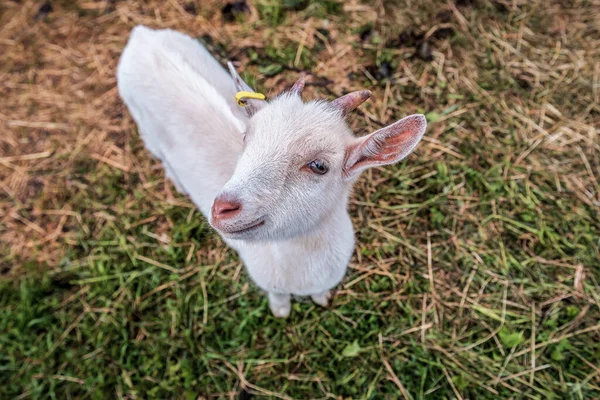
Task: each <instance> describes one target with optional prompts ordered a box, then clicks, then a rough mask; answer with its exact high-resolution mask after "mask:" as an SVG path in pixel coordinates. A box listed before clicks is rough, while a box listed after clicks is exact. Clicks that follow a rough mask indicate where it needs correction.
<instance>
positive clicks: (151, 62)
mask: <svg viewBox="0 0 600 400" xmlns="http://www.w3.org/2000/svg"><path fill="white" fill-rule="evenodd" d="M229 69H230V73H231V77H230V76H229V75H228V74H227V72H226V71H225V70H224V69H223V68H222V67H221V65H220V64H219V63H218V62H217V61H216V60H215V59H214V58H213V57H212V56H211V55H210V53H209V52H208V51H207V50H206V49H205V48H204V47H203V46H202V45H201V44H200V43H199V42H198V41H196V40H194V39H192V38H191V37H189V36H186V35H184V34H181V33H178V32H175V31H172V30H152V29H149V28H146V27H144V26H138V27H136V28H134V29H133V31H132V33H131V36H130V38H129V41H128V43H127V45H126V47H125V50H124V51H123V54H122V56H121V59H120V61H119V66H118V71H117V78H118V88H119V93H120V95H121V97H122V98H123V100H124V102H125V104H126V105H127V107H128V108H129V110H130V113H131V115H132V116H133V119H134V120H135V122H136V123H137V125H138V128H139V132H140V135H141V137H142V139H143V141H144V143H145V145H146V147H147V148H148V150H149V151H150V152H151V153H152V154H153V155H154V156H156V157H157V158H158V159H160V160H161V161H162V164H163V166H164V168H165V170H166V175H167V177H168V178H170V179H171V180H172V181H173V182H174V184H175V186H176V188H177V189H178V190H179V191H180V192H182V193H184V194H188V195H189V196H190V197H191V199H192V201H193V202H194V203H195V204H196V205H197V206H198V208H199V209H200V210H201V211H202V213H203V214H204V215H205V216H206V217H207V218H208V219H209V221H210V224H211V225H212V226H213V227H214V229H215V230H216V231H217V232H219V233H220V235H221V236H222V237H223V239H224V240H225V242H226V243H227V244H228V245H229V246H230V247H232V248H233V249H235V250H236V251H237V252H238V254H239V256H240V257H241V259H242V261H243V262H244V264H245V265H246V268H247V270H248V272H249V274H250V276H251V278H252V280H253V281H254V282H255V283H256V284H257V285H258V286H259V287H260V288H262V289H263V290H265V291H266V292H267V293H268V298H269V306H270V309H271V311H272V312H273V314H274V315H275V316H277V317H287V316H288V315H289V313H290V309H291V304H290V296H291V295H300V296H311V297H312V299H313V301H314V302H315V303H317V304H319V305H321V306H327V304H328V301H329V298H330V290H331V289H332V288H333V287H335V286H336V285H337V284H338V283H339V282H340V281H341V280H342V278H343V277H344V274H345V272H346V268H347V266H348V263H349V261H350V257H351V255H352V252H353V250H354V232H353V228H352V223H351V221H350V216H349V215H348V212H347V203H348V196H349V192H350V190H351V186H352V183H353V182H354V181H355V180H356V179H357V178H358V176H359V175H360V173H361V172H362V171H364V170H365V169H367V168H369V167H375V166H381V165H386V164H394V163H397V162H398V161H400V160H402V159H403V158H405V157H406V156H407V155H408V154H410V153H411V152H412V150H413V149H414V148H415V146H416V145H417V143H419V141H420V140H421V138H422V136H423V134H424V132H425V128H426V125H427V124H426V120H425V117H424V116H423V115H411V116H408V117H406V118H403V119H401V120H399V121H397V122H395V123H393V124H391V125H389V126H387V127H385V128H383V129H380V130H378V131H376V132H373V133H371V134H369V135H367V136H364V137H355V136H354V135H353V133H352V132H351V131H350V129H349V128H348V125H347V124H346V122H345V117H346V115H347V114H348V113H349V112H351V111H352V110H354V109H356V108H357V107H358V106H359V105H360V104H361V103H362V102H364V101H365V100H367V99H368V98H369V97H370V95H371V92H369V91H366V90H365V91H358V92H353V93H349V94H347V95H345V96H342V97H340V98H338V99H336V100H333V101H331V102H328V101H322V100H316V101H315V100H313V101H309V102H303V101H302V99H301V93H302V88H303V87H304V77H301V78H300V80H298V82H296V83H295V84H294V86H293V87H292V88H291V90H288V91H285V92H283V93H282V94H280V95H279V96H277V97H275V98H274V99H272V100H270V101H261V100H256V99H247V100H246V101H245V107H240V105H238V103H237V102H236V101H235V96H236V93H238V92H239V91H247V92H253V90H252V89H251V88H250V87H249V86H248V85H247V84H246V83H245V82H244V81H243V80H242V79H241V77H240V76H239V75H238V74H237V72H236V71H235V69H234V68H233V66H232V64H231V63H230V64H229Z"/></svg>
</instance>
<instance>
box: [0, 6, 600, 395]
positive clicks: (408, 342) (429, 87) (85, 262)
mask: <svg viewBox="0 0 600 400" xmlns="http://www.w3.org/2000/svg"><path fill="white" fill-rule="evenodd" d="M136 24H145V25H149V26H151V27H157V28H158V27H162V28H166V27H169V28H173V29H177V30H180V31H183V32H186V33H188V34H190V35H192V36H194V37H196V38H198V40H200V41H202V42H203V43H205V45H206V46H207V47H208V48H209V49H210V50H211V51H212V52H213V53H214V54H215V55H216V56H217V57H218V59H219V60H220V61H221V62H225V61H226V60H227V59H233V60H236V61H238V62H239V65H240V69H241V70H242V71H244V76H245V77H246V78H248V80H249V81H250V82H252V84H255V85H256V87H257V88H258V89H260V90H261V91H263V92H265V93H266V94H267V95H268V96H273V95H275V94H276V93H278V92H279V91H280V90H282V89H284V88H286V87H289V86H290V85H291V84H292V83H293V82H294V81H295V79H296V78H297V77H298V75H299V74H300V73H301V72H302V71H306V72H308V73H309V74H310V75H309V82H310V84H309V86H308V87H307V89H306V90H305V93H306V94H305V95H306V98H321V99H325V98H330V99H332V98H334V96H338V95H341V94H343V93H345V92H347V91H350V90H358V89H363V88H367V89H370V90H372V91H373V93H374V94H373V97H372V99H371V100H370V101H369V102H367V103H365V104H364V105H363V106H361V109H360V112H358V113H356V114H355V115H353V116H352V117H351V119H350V125H351V127H352V128H353V129H354V130H355V131H356V132H357V134H364V133H366V132H369V131H372V130H375V129H377V128H378V127H379V126H381V125H382V124H388V123H391V122H393V121H395V120H397V119H399V118H401V117H403V116H405V115H408V114H411V113H416V112H421V113H424V114H426V115H427V118H428V120H429V127H428V130H427V133H426V137H425V138H424V140H423V142H422V143H421V144H420V146H419V147H418V149H417V150H416V152H415V153H413V154H412V155H411V156H410V157H408V159H406V160H405V161H403V162H402V163H401V164H399V165H396V166H393V167H386V168H380V169H376V170H372V171H370V172H368V173H365V174H364V175H363V177H362V178H361V179H360V181H359V182H358V183H357V185H356V187H355V190H354V193H353V195H352V198H351V202H350V212H351V215H352V218H353V221H354V225H355V228H356V238H357V244H356V251H355V255H354V256H353V258H352V261H351V265H350V269H349V273H348V275H347V276H346V278H345V279H344V281H343V282H342V284H341V285H340V286H339V287H338V288H337V290H336V293H335V299H334V301H333V305H332V306H331V307H330V308H329V309H327V310H324V309H322V308H320V307H318V306H315V305H313V304H312V303H311V302H310V301H306V300H301V301H298V302H296V303H295V304H294V306H293V310H292V315H291V317H290V318H289V319H287V320H280V319H276V318H273V317H272V316H271V315H270V313H269V311H268V306H267V301H266V299H265V297H264V296H263V294H262V293H260V291H259V290H258V289H257V288H256V287H255V286H254V285H253V284H252V283H251V282H250V281H249V279H248V277H247V275H246V274H245V272H244V269H243V265H242V264H241V263H240V261H239V259H238V258H237V256H236V254H235V253H234V252H232V251H231V250H229V249H227V247H226V246H225V245H224V243H223V242H222V241H221V240H220V238H219V237H218V235H217V234H216V233H215V232H213V231H212V230H211V228H210V227H209V225H208V224H207V222H206V220H205V218H204V217H203V216H202V215H201V214H200V213H199V212H198V211H196V209H195V208H194V206H193V204H192V203H191V202H190V201H189V199H188V198H187V197H185V196H182V195H180V194H178V193H177V192H176V190H175V188H174V187H173V186H172V185H171V183H170V182H169V181H167V180H165V176H164V173H163V171H162V169H161V167H160V165H159V163H158V162H156V161H155V160H153V159H152V158H151V156H150V154H149V153H148V152H147V151H146V150H145V149H144V147H143V144H142V142H141V141H140V138H139V136H138V134H137V131H136V127H135V124H134V123H133V122H132V119H131V117H130V115H129V113H128V111H127V110H126V108H125V107H124V106H123V103H122V102H121V101H120V99H119V97H118V92H117V87H116V80H115V67H116V64H117V61H118V58H119V55H120V53H121V51H122V49H123V46H124V45H125V43H126V41H127V37H128V33H129V31H130V30H131V29H132V28H133V27H134V26H135V25H136ZM0 49H1V50H0V77H1V78H2V79H1V83H0V93H1V98H2V100H1V103H0V104H1V106H0V126H1V132H2V133H1V135H0V242H1V243H2V245H1V247H0V397H1V398H3V399H8V398H19V399H23V398H56V399H68V398H103V397H117V398H130V399H133V398H150V397H155V398H190V399H192V398H207V399H208V398H240V399H248V398H250V397H252V396H255V397H259V396H265V397H279V398H299V399H307V398H384V397H385V398H390V399H393V398H405V399H409V398H412V399H418V398H428V399H443V398H463V399H467V398H470V399H482V398H490V399H492V398H493V399H495V398H539V399H547V398H565V399H570V398H572V399H584V398H598V397H600V364H599V363H598V359H600V324H599V321H600V310H599V305H600V291H599V289H598V283H599V281H600V266H599V265H600V262H599V261H600V260H599V259H600V254H599V245H600V219H599V215H598V211H599V207H600V195H599V187H598V179H600V142H599V140H598V132H599V128H598V127H599V126H600V3H599V2H598V1H597V0H570V1H544V0H532V1H525V0H449V1H446V2H438V1H434V0H420V1H415V0H395V1H385V2H384V1H371V2H368V1H357V0H348V1H344V2H341V1H340V2H337V1H334V0H326V1H316V0H255V1H250V0H249V1H248V2H247V3H246V2H245V1H236V2H230V3H226V2H225V1H213V0H195V1H194V0H189V1H188V0H185V1H184V0H168V1H154V0H146V1H139V2H136V1H116V0H112V1H92V0H79V1H75V0H72V1H70V0H49V1H47V2H44V1H29V0H23V1H17V0H3V1H2V2H0Z"/></svg>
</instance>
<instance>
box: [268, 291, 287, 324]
mask: <svg viewBox="0 0 600 400" xmlns="http://www.w3.org/2000/svg"><path fill="white" fill-rule="evenodd" d="M269 308H270V309H271V312H272V313H273V315H274V316H276V317H278V318H287V316H288V315H290V311H291V310H292V303H291V301H290V295H289V294H279V293H269Z"/></svg>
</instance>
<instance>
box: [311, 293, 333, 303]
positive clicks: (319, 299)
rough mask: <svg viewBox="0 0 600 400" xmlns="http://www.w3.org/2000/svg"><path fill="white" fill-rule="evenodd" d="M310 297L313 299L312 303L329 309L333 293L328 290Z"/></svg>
mask: <svg viewBox="0 0 600 400" xmlns="http://www.w3.org/2000/svg"><path fill="white" fill-rule="evenodd" d="M310 297H311V298H312V301H314V302H315V303H316V304H318V305H320V306H321V307H327V306H328V305H329V299H331V292H330V291H329V290H326V291H324V292H323V293H319V294H313V295H312V296H310Z"/></svg>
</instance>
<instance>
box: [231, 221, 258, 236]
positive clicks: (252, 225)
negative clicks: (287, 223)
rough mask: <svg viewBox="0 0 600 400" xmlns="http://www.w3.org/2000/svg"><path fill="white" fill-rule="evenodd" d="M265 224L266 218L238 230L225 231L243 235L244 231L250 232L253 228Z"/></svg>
mask: <svg viewBox="0 0 600 400" xmlns="http://www.w3.org/2000/svg"><path fill="white" fill-rule="evenodd" d="M264 224H265V220H264V219H261V220H257V221H254V222H252V223H251V224H249V225H247V226H245V227H244V228H242V229H236V230H227V231H224V232H225V233H227V234H228V235H241V234H243V233H247V232H250V231H251V230H254V229H256V228H258V227H260V226H263V225H264Z"/></svg>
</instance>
